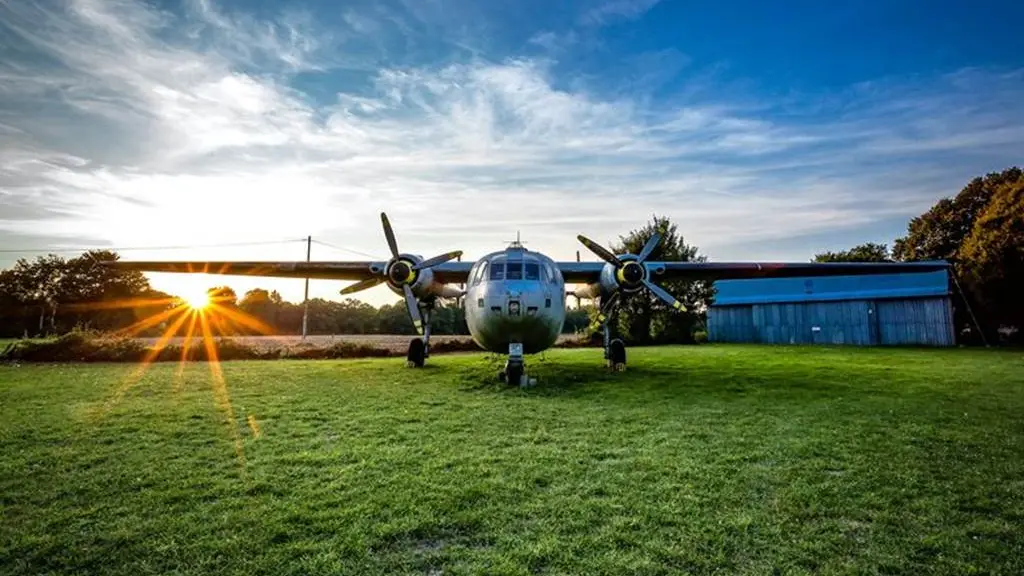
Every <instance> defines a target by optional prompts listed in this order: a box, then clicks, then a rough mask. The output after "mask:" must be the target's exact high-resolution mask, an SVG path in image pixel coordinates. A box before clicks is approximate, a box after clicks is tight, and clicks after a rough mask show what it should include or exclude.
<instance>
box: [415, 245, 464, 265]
mask: <svg viewBox="0 0 1024 576" xmlns="http://www.w3.org/2000/svg"><path fill="white" fill-rule="evenodd" d="M459 256H462V250H456V251H454V252H448V253H446V254H441V255H439V256H434V257H433V258H428V259H426V260H424V261H423V262H420V263H419V264H417V265H415V266H413V267H412V269H413V270H423V269H424V268H430V267H431V266H437V265H438V264H443V263H445V262H447V261H449V260H452V259H455V258H458V257H459Z"/></svg>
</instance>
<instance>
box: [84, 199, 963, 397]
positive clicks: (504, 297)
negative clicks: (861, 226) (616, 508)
mask: <svg viewBox="0 0 1024 576" xmlns="http://www.w3.org/2000/svg"><path fill="white" fill-rule="evenodd" d="M381 222H382V224H383V226H384V236H385V238H386V239H387V243H388V247H389V248H390V250H391V258H390V259H388V260H387V261H344V262H336V261H335V262H200V261H148V262H146V261H123V260H117V261H107V262H103V263H102V264H104V265H106V266H110V267H113V268H116V269H122V270H136V271H142V272H182V273H204V274H224V275H255V276H274V277H283V278H314V279H330V280H354V281H356V282H355V283H354V284H352V285H350V286H348V287H346V288H344V289H342V290H341V294H352V293H355V292H358V291H360V290H365V289H367V288H371V287H374V286H377V285H379V284H386V285H387V287H388V288H390V289H391V290H392V291H393V292H394V293H396V294H398V295H399V296H402V297H404V298H405V303H406V307H407V308H408V311H409V316H410V318H411V319H412V323H413V325H414V326H415V328H416V331H417V333H418V334H420V336H421V337H419V338H414V339H413V340H412V341H411V342H410V343H409V351H408V354H407V360H408V364H409V365H410V366H413V367H420V366H423V364H424V361H425V360H426V358H427V357H428V356H429V355H430V315H431V311H432V310H433V309H434V307H435V305H436V303H437V299H438V298H462V302H463V306H464V307H465V311H466V323H467V325H468V327H469V331H470V334H471V335H472V338H473V340H474V341H475V342H476V344H477V345H478V346H480V347H481V348H482V349H484V350H488V351H491V352H497V353H500V354H507V355H508V359H507V361H506V363H505V366H504V368H503V370H502V372H501V373H500V374H499V377H500V378H502V379H503V380H505V381H507V382H508V383H510V384H516V385H518V384H520V383H522V382H524V380H523V379H524V370H525V361H524V355H526V354H534V353H537V352H541V351H543V350H545V349H547V348H549V347H551V346H552V345H553V344H554V343H555V341H556V339H557V338H558V335H559V334H560V333H561V331H562V325H563V323H564V321H565V315H566V307H565V299H566V296H567V295H574V296H576V297H578V298H586V299H598V300H599V301H600V313H599V315H598V322H599V323H600V326H599V328H600V329H601V331H602V332H603V334H604V357H605V360H606V361H607V362H608V365H609V367H610V368H612V369H614V370H621V369H624V368H625V365H626V347H625V344H624V343H623V342H622V340H620V339H619V338H617V337H615V335H614V334H613V331H612V328H611V326H612V322H611V320H612V318H613V314H614V311H615V304H616V302H618V301H619V300H620V299H621V298H630V297H633V296H635V295H637V294H639V293H641V292H643V291H648V292H650V293H651V294H653V295H654V296H655V297H657V298H660V299H661V300H663V301H664V302H666V303H667V304H668V305H670V306H671V307H672V308H675V309H676V310H679V311H685V310H686V307H685V306H684V305H683V303H681V302H680V301H679V300H677V299H676V298H675V297H674V296H673V295H672V294H670V293H669V292H668V291H666V290H665V289H664V288H662V287H661V286H659V285H658V284H656V283H655V280H659V279H660V280H676V279H686V280H707V281H711V280H716V279H735V278H765V277H793V276H801V277H802V276H835V275H860V274H893V273H910V272H932V271H935V270H940V269H945V268H947V267H948V264H947V263H946V262H941V261H940V262H913V263H832V262H830V263H774V262H773V263H764V262H760V263H759V262H663V261H652V260H649V259H648V258H649V257H650V255H651V254H652V253H653V252H654V250H655V249H656V248H657V246H658V244H659V243H660V242H661V237H660V236H658V235H654V236H653V237H652V238H650V240H649V241H648V242H647V243H646V245H644V247H643V249H641V250H640V253H639V254H618V255H616V254H612V253H611V252H610V251H609V250H607V249H606V248H604V247H602V246H601V245H599V244H597V243H596V242H594V241H592V240H590V239H588V238H586V237H585V236H583V235H579V236H577V238H578V239H579V241H580V242H581V243H583V245H584V246H586V247H587V248H589V249H590V250H591V251H592V252H593V253H594V254H596V255H597V256H598V257H600V258H601V260H602V261H601V262H556V261H554V260H552V259H551V258H549V257H547V256H545V255H544V254H542V253H540V252H534V251H531V250H527V249H525V248H524V247H523V246H522V244H521V243H520V242H518V241H516V242H513V243H511V245H510V246H509V247H507V248H506V249H504V250H501V251H496V252H491V253H489V254H486V255H484V256H482V257H480V258H479V259H478V260H476V261H474V262H462V261H461V256H462V252H461V251H454V252H448V253H445V254H440V255H438V256H434V257H433V258H427V259H423V257H422V256H419V255H416V254H410V253H407V252H401V251H400V250H399V248H398V242H397V240H396V239H395V233H394V230H392V228H391V223H390V222H389V221H388V217H387V215H386V214H384V213H381ZM457 258H458V259H459V261H456V262H452V260H456V259H457ZM566 284H576V285H577V286H579V288H577V289H575V290H573V291H572V292H567V291H566V289H565V287H566ZM455 285H464V286H465V289H460V288H457V287H456V286H455Z"/></svg>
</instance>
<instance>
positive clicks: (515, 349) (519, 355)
mask: <svg viewBox="0 0 1024 576" xmlns="http://www.w3.org/2000/svg"><path fill="white" fill-rule="evenodd" d="M498 380H501V381H502V382H506V383H508V384H509V385H510V386H519V387H520V388H525V387H527V386H532V385H534V384H536V383H537V379H536V378H530V377H529V376H527V375H526V361H525V360H524V359H523V345H522V344H521V343H518V342H513V343H511V344H509V345H508V360H506V361H505V367H504V368H502V370H501V371H500V372H498Z"/></svg>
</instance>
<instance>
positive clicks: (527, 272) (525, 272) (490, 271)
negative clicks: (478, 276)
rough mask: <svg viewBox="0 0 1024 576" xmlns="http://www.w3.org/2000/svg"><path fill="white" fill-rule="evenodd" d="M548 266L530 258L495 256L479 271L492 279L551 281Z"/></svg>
mask: <svg viewBox="0 0 1024 576" xmlns="http://www.w3.org/2000/svg"><path fill="white" fill-rule="evenodd" d="M549 268H550V267H547V268H542V265H541V263H540V262H537V261H535V260H531V259H525V260H519V259H515V260H506V259H504V258H497V259H494V260H491V261H490V264H489V266H487V268H486V270H481V272H485V273H486V278H487V279H488V280H492V281H495V280H497V281H501V280H528V281H530V282H551V281H553V280H554V278H553V277H552V276H551V271H550V269H549Z"/></svg>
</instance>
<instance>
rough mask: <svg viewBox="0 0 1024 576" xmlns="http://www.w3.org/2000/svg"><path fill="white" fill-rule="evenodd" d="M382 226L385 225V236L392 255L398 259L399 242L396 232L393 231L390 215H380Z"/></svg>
mask: <svg viewBox="0 0 1024 576" xmlns="http://www.w3.org/2000/svg"><path fill="white" fill-rule="evenodd" d="M380 221H381V224H383V225H384V236H385V237H386V238H387V239H388V247H389V248H391V255H392V256H394V257H395V258H398V241H397V240H395V231H394V230H392V229H391V222H390V221H388V215H387V214H385V213H383V212H381V213H380Z"/></svg>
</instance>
